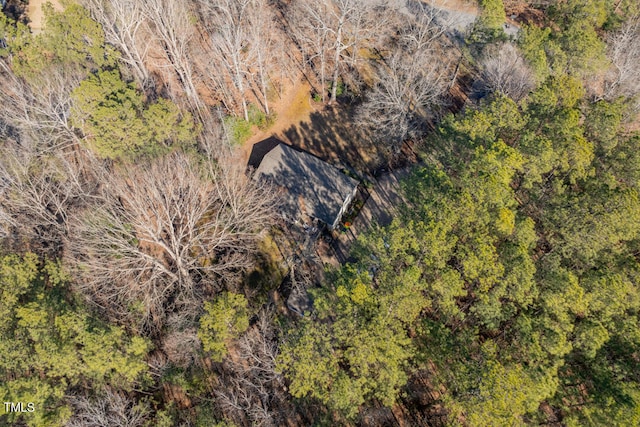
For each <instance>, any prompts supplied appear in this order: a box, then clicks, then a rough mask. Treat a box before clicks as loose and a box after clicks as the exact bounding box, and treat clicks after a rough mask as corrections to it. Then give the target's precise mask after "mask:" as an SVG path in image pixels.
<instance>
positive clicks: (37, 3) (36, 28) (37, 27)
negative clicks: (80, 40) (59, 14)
mask: <svg viewBox="0 0 640 427" xmlns="http://www.w3.org/2000/svg"><path fill="white" fill-rule="evenodd" d="M47 1H50V2H51V4H53V8H54V9H55V10H62V5H61V4H60V1H59V0H29V6H28V7H27V17H28V18H29V27H30V28H31V32H32V33H33V34H38V33H39V32H40V31H42V28H43V27H44V13H43V12H42V6H43V5H44V4H45V3H46V2H47Z"/></svg>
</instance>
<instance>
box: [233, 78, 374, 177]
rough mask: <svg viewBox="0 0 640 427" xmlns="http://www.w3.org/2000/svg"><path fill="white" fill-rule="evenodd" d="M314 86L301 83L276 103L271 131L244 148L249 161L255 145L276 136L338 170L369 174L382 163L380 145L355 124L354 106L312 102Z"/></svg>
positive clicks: (262, 132)
mask: <svg viewBox="0 0 640 427" xmlns="http://www.w3.org/2000/svg"><path fill="white" fill-rule="evenodd" d="M310 94H311V87H310V86H309V84H308V83H306V82H304V81H300V82H298V83H296V84H295V85H293V86H292V87H291V88H290V89H288V90H287V91H285V93H284V95H283V96H282V99H280V100H278V101H277V102H276V103H274V104H273V106H272V107H273V110H274V111H275V112H276V113H277V120H276V122H275V123H274V125H273V126H271V127H270V128H269V129H267V130H265V131H261V132H257V133H256V134H255V135H253V136H252V137H251V138H250V139H249V140H248V141H247V142H246V143H245V144H244V145H243V147H242V154H243V158H244V159H245V162H246V161H248V159H249V156H250V154H251V150H252V148H253V145H254V144H255V143H257V142H260V141H263V140H265V139H267V138H270V137H275V138H277V139H279V140H281V141H283V142H286V143H287V144H290V145H292V146H294V147H298V148H301V149H303V150H305V151H308V152H310V153H312V154H315V155H316V156H318V157H320V158H321V159H323V160H326V161H328V162H330V163H332V164H334V165H336V166H338V167H346V168H349V169H352V170H355V171H357V172H358V173H367V172H369V171H370V170H371V169H373V168H374V167H375V166H377V165H378V163H379V162H380V156H379V153H378V150H377V148H376V146H375V145H374V144H373V143H372V142H371V139H370V138H369V137H368V136H367V135H365V134H364V133H363V131H362V130H361V129H359V128H358V127H357V126H355V125H354V120H353V118H352V115H353V107H352V106H350V105H346V104H340V103H339V104H337V105H327V106H325V105H323V104H321V103H319V102H315V101H313V100H312V99H311V95H310Z"/></svg>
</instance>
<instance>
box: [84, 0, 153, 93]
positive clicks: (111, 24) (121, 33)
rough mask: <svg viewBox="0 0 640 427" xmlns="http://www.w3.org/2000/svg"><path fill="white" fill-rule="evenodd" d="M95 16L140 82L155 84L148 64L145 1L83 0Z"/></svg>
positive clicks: (109, 41) (145, 84)
mask: <svg viewBox="0 0 640 427" xmlns="http://www.w3.org/2000/svg"><path fill="white" fill-rule="evenodd" d="M83 3H84V5H85V6H86V7H87V8H88V9H89V10H90V11H91V15H92V16H93V19H95V20H96V21H98V22H99V23H100V24H101V25H102V29H103V30H104V35H105V40H106V41H107V43H110V44H112V45H113V46H114V47H116V48H117V49H118V50H119V51H120V52H121V53H122V57H121V59H122V61H123V62H124V63H125V64H126V65H127V66H128V67H129V68H130V69H131V71H132V72H133V76H134V78H135V80H136V81H137V82H138V84H139V85H140V86H141V87H143V88H145V87H147V86H148V85H149V84H152V82H151V79H150V75H149V70H148V69H147V67H146V65H145V61H146V59H147V53H148V51H149V46H150V43H149V40H148V38H146V37H145V34H143V28H144V14H143V3H144V2H141V1H139V0H108V1H107V0H83Z"/></svg>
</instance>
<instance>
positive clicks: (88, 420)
mask: <svg viewBox="0 0 640 427" xmlns="http://www.w3.org/2000/svg"><path fill="white" fill-rule="evenodd" d="M69 400H70V402H71V405H72V407H73V409H74V414H73V416H72V417H71V419H70V420H69V421H68V422H67V423H66V427H139V426H143V425H145V423H146V422H148V421H149V419H150V416H151V409H150V408H149V406H148V404H146V403H142V402H140V403H136V402H135V401H133V400H132V399H131V398H129V397H127V396H126V395H124V394H123V393H120V392H116V391H113V390H111V389H107V390H105V391H104V392H103V393H101V394H100V396H98V397H97V398H95V399H88V398H86V397H84V396H80V397H75V396H74V397H71V398H70V399H69Z"/></svg>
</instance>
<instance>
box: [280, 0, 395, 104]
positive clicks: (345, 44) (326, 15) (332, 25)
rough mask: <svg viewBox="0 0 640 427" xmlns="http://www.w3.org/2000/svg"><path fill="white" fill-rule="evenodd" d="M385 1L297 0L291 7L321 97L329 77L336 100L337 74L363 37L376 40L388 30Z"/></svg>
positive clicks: (354, 57) (353, 58)
mask: <svg viewBox="0 0 640 427" xmlns="http://www.w3.org/2000/svg"><path fill="white" fill-rule="evenodd" d="M384 10H385V9H384V4H383V3H382V2H378V1H366V0H320V1H317V2H309V1H303V0H298V1H296V2H294V3H293V4H292V7H291V9H290V12H289V14H290V21H291V23H292V24H293V25H295V28H294V37H295V38H296V39H297V40H298V44H299V45H300V46H301V47H302V49H303V50H304V54H305V56H306V60H307V62H309V63H310V64H312V65H313V67H314V68H315V69H316V70H317V73H318V76H319V80H320V82H319V83H320V91H319V92H321V94H322V100H323V102H324V101H325V88H326V83H327V79H328V78H330V79H331V90H330V93H331V97H330V102H335V101H336V97H337V91H338V84H339V77H340V74H341V73H343V72H344V71H345V69H344V68H345V66H346V65H347V64H349V65H352V66H353V65H354V63H355V61H356V60H357V58H359V57H360V55H361V52H360V49H361V48H362V47H363V44H364V42H365V41H367V40H369V41H371V42H379V41H380V40H382V39H383V38H384V37H383V36H384V34H385V33H386V32H387V31H388V30H389V29H388V28H386V25H385V17H386V14H385V13H384Z"/></svg>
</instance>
